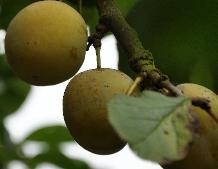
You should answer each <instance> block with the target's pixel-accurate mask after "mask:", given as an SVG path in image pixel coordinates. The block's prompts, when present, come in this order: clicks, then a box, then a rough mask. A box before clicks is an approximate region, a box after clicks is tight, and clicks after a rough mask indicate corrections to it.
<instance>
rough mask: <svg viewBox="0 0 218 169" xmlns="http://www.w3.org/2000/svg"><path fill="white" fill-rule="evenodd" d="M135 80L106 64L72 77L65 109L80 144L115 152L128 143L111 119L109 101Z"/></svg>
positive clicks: (70, 128)
mask: <svg viewBox="0 0 218 169" xmlns="http://www.w3.org/2000/svg"><path fill="white" fill-rule="evenodd" d="M132 83H133V81H132V79H131V78H130V77H128V76H127V75H126V74H124V73H122V72H120V71H117V70H114V69H103V68H102V69H93V70H88V71H85V72H82V73H80V74H78V75H76V76H75V77H74V78H73V79H72V80H71V81H70V83H69V84H68V86H67V88H66V90H65V93H64V98H63V112H64V119H65V122H66V125H67V127H68V129H69V131H70V133H71V135H72V136H73V138H74V139H75V140H76V141H77V143H78V144H80V145H81V146H82V147H83V148H85V149H86V150H88V151H90V152H93V153H96V154H112V153H115V152H117V151H119V150H120V149H122V148H123V147H124V146H125V144H126V143H125V142H124V141H123V140H122V139H121V138H120V137H119V136H118V135H117V133H116V132H115V130H114V129H113V127H112V126H111V124H110V123H109V121H108V116H107V103H108V102H109V101H110V99H111V98H112V97H113V96H114V95H115V94H116V93H125V92H126V90H127V89H128V88H129V86H130V85H131V84H132Z"/></svg>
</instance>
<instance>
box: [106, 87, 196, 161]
mask: <svg viewBox="0 0 218 169" xmlns="http://www.w3.org/2000/svg"><path fill="white" fill-rule="evenodd" d="M190 105H191V103H190V100H188V99H186V98H183V97H181V98H170V97H166V96H163V95H161V94H159V93H156V92H151V91H145V92H143V93H142V94H141V96H140V97H129V96H126V95H124V94H119V95H116V96H115V97H114V98H113V99H112V100H111V101H110V103H109V105H108V110H109V120H110V122H111V123H112V125H113V126H114V127H115V129H116V131H117V132H118V133H119V134H120V136H121V137H122V138H123V139H124V140H126V141H127V142H128V143H129V144H130V146H131V148H132V149H133V150H134V151H135V152H136V153H137V154H138V155H139V156H140V157H142V158H144V159H148V160H152V161H156V162H158V163H160V164H164V163H166V162H170V161H174V160H179V159H182V158H184V157H185V155H186V150H187V148H188V145H189V144H190V142H191V141H192V130H191V122H190V114H189V109H190ZM188 126H190V128H188Z"/></svg>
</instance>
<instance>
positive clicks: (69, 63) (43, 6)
mask: <svg viewBox="0 0 218 169" xmlns="http://www.w3.org/2000/svg"><path fill="white" fill-rule="evenodd" d="M86 42H87V27H86V23H85V21H84V20H83V18H82V17H81V16H80V14H79V13H78V12H77V11H76V10H74V9H73V8H72V7H70V6H69V5H67V4H65V3H63V2H59V1H48V0H47V1H38V2H35V3H32V4H30V5H29V6H27V7H25V8H24V9H22V10H21V11H20V12H19V13H18V14H17V15H16V16H15V17H14V18H13V19H12V21H11V22H10V24H9V26H8V29H7V33H6V38H5V50H6V56H7V60H8V63H9V65H10V66H11V68H12V70H13V71H14V73H15V74H16V75H17V76H18V77H19V78H21V79H22V80H24V81H26V82H27V83H30V84H32V85H37V86H44V85H54V84H58V83H60V82H63V81H65V80H67V79H69V78H70V77H72V76H73V75H74V74H75V73H76V72H77V71H78V70H79V68H80V67H81V65H82V63H83V61H84V57H85V51H86Z"/></svg>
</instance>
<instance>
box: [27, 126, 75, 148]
mask: <svg viewBox="0 0 218 169" xmlns="http://www.w3.org/2000/svg"><path fill="white" fill-rule="evenodd" d="M26 141H40V142H46V143H48V144H49V145H50V147H51V148H52V147H53V146H58V145H59V144H60V143H62V142H66V141H73V139H72V137H71V135H70V134H69V132H68V130H67V128H66V127H64V126H62V125H55V126H49V127H43V128H40V129H38V130H36V131H34V132H33V133H31V134H30V135H29V136H27V138H26V139H25V140H24V142H26Z"/></svg>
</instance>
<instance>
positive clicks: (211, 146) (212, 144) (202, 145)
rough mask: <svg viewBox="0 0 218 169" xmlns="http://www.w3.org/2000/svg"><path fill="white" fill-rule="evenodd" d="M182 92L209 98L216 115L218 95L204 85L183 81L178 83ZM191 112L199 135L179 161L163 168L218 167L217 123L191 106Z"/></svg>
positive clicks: (208, 168) (216, 115)
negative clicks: (183, 157) (196, 122)
mask: <svg viewBox="0 0 218 169" xmlns="http://www.w3.org/2000/svg"><path fill="white" fill-rule="evenodd" d="M178 88H180V89H181V91H182V92H183V94H184V95H185V96H187V97H189V98H204V99H207V100H209V101H210V102H209V105H210V107H211V110H212V112H213V113H214V114H213V115H214V116H215V117H216V118H217V117H218V96H217V95H216V94H215V93H214V92H212V91H211V90H209V89H207V88H206V87H203V86H200V85H197V84H192V83H185V84H181V85H178ZM192 113H193V115H194V116H195V117H196V119H197V120H198V123H199V126H198V127H199V136H198V137H196V138H195V140H194V142H193V145H192V146H191V149H190V151H189V153H188V155H187V156H186V157H185V159H183V160H181V161H177V162H174V163H172V164H170V165H168V166H164V168H165V169H195V168H196V169H215V168H218V124H217V123H216V121H215V120H214V119H213V118H211V116H209V115H208V113H207V112H206V111H205V110H203V109H201V108H199V107H195V106H192Z"/></svg>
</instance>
